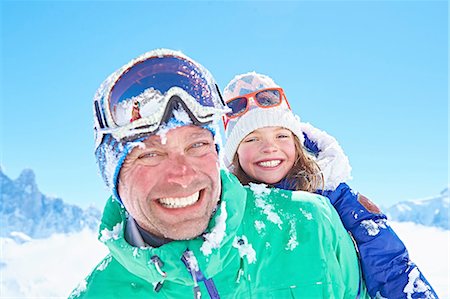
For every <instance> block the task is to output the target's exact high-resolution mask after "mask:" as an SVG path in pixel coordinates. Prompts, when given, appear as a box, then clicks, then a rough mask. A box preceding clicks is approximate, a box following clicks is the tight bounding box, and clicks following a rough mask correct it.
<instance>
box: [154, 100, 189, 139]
mask: <svg viewBox="0 0 450 299" xmlns="http://www.w3.org/2000/svg"><path fill="white" fill-rule="evenodd" d="M191 123H192V121H191V118H190V117H189V114H187V112H186V111H185V110H184V109H183V107H182V106H181V105H180V106H179V107H178V108H177V109H174V110H173V118H171V119H170V120H169V121H168V122H167V123H164V124H161V126H160V127H159V129H158V131H156V133H155V135H157V136H159V138H160V139H161V144H166V143H167V136H166V135H167V133H168V132H169V131H170V130H173V129H175V128H178V127H182V126H186V125H189V124H191Z"/></svg>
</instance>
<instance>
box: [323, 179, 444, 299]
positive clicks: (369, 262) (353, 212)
mask: <svg viewBox="0 0 450 299" xmlns="http://www.w3.org/2000/svg"><path fill="white" fill-rule="evenodd" d="M323 195H324V196H326V197H328V198H329V199H330V202H331V203H332V204H333V206H334V207H335V209H336V211H337V212H338V214H339V216H340V217H341V220H342V222H343V224H344V227H345V228H346V229H347V230H348V231H350V233H351V234H352V235H353V238H354V239H355V241H356V244H357V247H358V250H359V254H360V258H361V266H362V270H363V277H364V278H365V281H366V286H367V289H368V291H369V294H370V295H371V296H372V297H374V298H438V296H437V295H436V293H435V291H434V290H433V288H432V287H431V285H430V284H429V283H428V281H427V280H426V278H425V277H424V276H423V274H422V273H421V272H420V270H419V268H418V267H417V266H416V265H415V264H414V263H413V262H412V261H411V260H410V259H409V255H408V251H407V250H406V248H405V245H404V244H403V242H402V241H401V240H400V238H399V237H398V236H397V234H396V233H395V232H394V231H393V229H392V228H391V227H390V226H389V224H388V223H387V222H386V220H387V219H386V215H384V214H383V213H381V211H379V210H378V208H377V207H376V206H375V205H373V204H371V203H370V201H368V200H367V199H366V198H365V197H364V196H362V195H360V194H358V193H355V192H353V191H352V190H351V189H350V187H349V186H348V185H347V184H345V183H341V184H340V185H339V186H338V187H337V188H336V189H335V190H333V191H331V190H328V191H324V192H323ZM377 296H378V297H377Z"/></svg>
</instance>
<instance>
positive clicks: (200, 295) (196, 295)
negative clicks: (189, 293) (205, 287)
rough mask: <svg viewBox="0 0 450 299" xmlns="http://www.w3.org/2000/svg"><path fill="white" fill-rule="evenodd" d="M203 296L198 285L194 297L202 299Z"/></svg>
mask: <svg viewBox="0 0 450 299" xmlns="http://www.w3.org/2000/svg"><path fill="white" fill-rule="evenodd" d="M200 298H202V292H200V287H199V286H198V285H196V286H195V287H194V299H200Z"/></svg>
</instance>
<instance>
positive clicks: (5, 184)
mask: <svg viewBox="0 0 450 299" xmlns="http://www.w3.org/2000/svg"><path fill="white" fill-rule="evenodd" d="M449 205H450V200H449V193H448V188H445V189H444V190H443V191H442V192H441V193H440V194H439V195H438V196H434V197H429V198H424V199H420V200H411V201H403V202H399V203H397V204H395V205H393V206H392V207H390V208H388V209H385V213H386V214H387V216H388V217H389V219H390V220H392V221H398V222H414V223H417V224H422V225H426V226H434V227H439V228H443V229H446V230H450V223H449ZM100 218H101V212H100V211H99V210H98V209H96V208H93V207H90V208H87V209H85V210H83V209H81V208H80V207H78V206H76V205H71V204H67V203H64V201H63V200H62V199H60V198H51V197H48V196H46V195H44V194H42V193H41V192H40V191H39V189H38V187H37V185H36V180H35V174H34V172H33V171H32V170H31V169H25V170H23V171H22V173H21V174H20V175H19V177H18V178H17V179H16V180H11V179H10V178H9V177H8V176H6V175H5V174H4V173H3V172H2V170H1V169H0V224H1V229H0V237H10V238H13V239H18V238H19V239H21V240H23V239H26V236H23V235H21V234H18V233H23V234H25V235H27V236H29V237H31V238H46V237H49V236H50V235H52V234H54V233H71V232H78V231H81V230H82V229H84V228H89V229H91V230H94V231H96V230H97V229H98V225H99V223H100Z"/></svg>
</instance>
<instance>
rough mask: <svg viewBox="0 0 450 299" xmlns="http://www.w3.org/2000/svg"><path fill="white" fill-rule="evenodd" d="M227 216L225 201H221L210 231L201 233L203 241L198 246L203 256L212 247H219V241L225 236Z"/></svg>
mask: <svg viewBox="0 0 450 299" xmlns="http://www.w3.org/2000/svg"><path fill="white" fill-rule="evenodd" d="M227 216H228V215H227V210H226V203H225V202H221V204H220V215H219V216H217V217H216V225H215V226H214V228H213V229H212V230H211V232H210V233H206V234H204V235H203V237H204V239H205V241H204V242H203V244H202V247H200V250H201V251H202V253H203V254H204V255H205V256H208V255H210V254H211V253H212V250H213V249H215V248H219V247H220V243H221V242H222V240H223V239H224V238H225V235H226V233H225V230H226V228H227V225H226V220H227Z"/></svg>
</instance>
